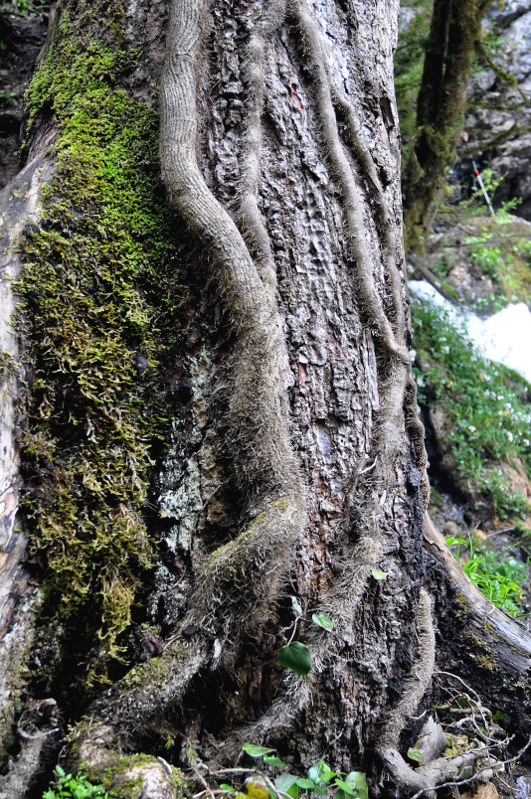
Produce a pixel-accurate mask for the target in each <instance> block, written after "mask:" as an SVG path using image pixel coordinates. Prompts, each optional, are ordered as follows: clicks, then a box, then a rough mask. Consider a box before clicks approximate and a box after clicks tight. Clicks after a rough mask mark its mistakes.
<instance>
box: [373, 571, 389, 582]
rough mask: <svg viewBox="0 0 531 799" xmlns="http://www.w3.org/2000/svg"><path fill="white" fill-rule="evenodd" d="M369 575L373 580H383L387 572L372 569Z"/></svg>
mask: <svg viewBox="0 0 531 799" xmlns="http://www.w3.org/2000/svg"><path fill="white" fill-rule="evenodd" d="M371 574H372V576H373V577H374V579H375V580H385V578H386V577H387V575H388V574H389V572H383V571H382V570H381V569H372V570H371Z"/></svg>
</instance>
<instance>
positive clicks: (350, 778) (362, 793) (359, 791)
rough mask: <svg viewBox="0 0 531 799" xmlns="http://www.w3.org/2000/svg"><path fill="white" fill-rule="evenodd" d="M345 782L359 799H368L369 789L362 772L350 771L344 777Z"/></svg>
mask: <svg viewBox="0 0 531 799" xmlns="http://www.w3.org/2000/svg"><path fill="white" fill-rule="evenodd" d="M345 782H346V783H347V785H350V787H351V788H353V789H354V790H355V791H356V795H357V796H358V798H359V799H369V788H368V786H367V779H366V777H365V774H364V773H363V771H351V772H350V774H347V776H346V777H345Z"/></svg>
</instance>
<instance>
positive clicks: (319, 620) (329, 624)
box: [312, 613, 334, 630]
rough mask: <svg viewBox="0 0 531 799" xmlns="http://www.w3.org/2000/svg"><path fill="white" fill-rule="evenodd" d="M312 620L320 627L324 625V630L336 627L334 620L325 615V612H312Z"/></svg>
mask: <svg viewBox="0 0 531 799" xmlns="http://www.w3.org/2000/svg"><path fill="white" fill-rule="evenodd" d="M312 621H313V623H314V624H317V626H318V627H322V628H323V629H324V630H333V629H334V622H333V621H331V620H330V619H329V618H328V616H325V614H324V613H312Z"/></svg>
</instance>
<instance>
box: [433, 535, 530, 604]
mask: <svg viewBox="0 0 531 799" xmlns="http://www.w3.org/2000/svg"><path fill="white" fill-rule="evenodd" d="M446 543H447V544H448V546H449V547H451V549H452V550H453V552H454V555H455V557H456V559H457V560H458V561H460V562H461V563H462V566H463V570H464V571H465V573H466V574H467V575H468V576H469V577H470V579H471V580H472V582H473V583H475V584H476V585H477V587H478V588H479V590H480V591H481V593H482V594H484V596H486V597H487V599H490V601H491V602H492V603H493V605H496V607H498V608H501V609H502V610H505V611H507V613H511V614H512V615H513V616H517V615H518V614H519V613H520V612H521V606H520V603H521V599H522V586H523V584H524V583H525V581H526V579H527V575H528V567H527V566H526V565H525V564H523V563H520V562H519V561H518V560H517V559H516V558H515V557H514V556H513V555H508V556H506V557H502V556H503V555H505V554H506V553H507V552H508V551H509V550H510V549H512V548H513V546H515V545H512V546H510V547H507V548H506V549H504V550H503V551H502V552H495V551H494V550H492V549H489V548H488V547H485V546H480V545H478V544H477V542H476V541H474V538H473V537H472V536H470V535H469V537H468V540H465V539H464V538H456V537H453V536H450V537H448V538H447V539H446ZM462 552H466V554H467V558H466V560H462V559H461V553H462ZM500 558H501V559H500Z"/></svg>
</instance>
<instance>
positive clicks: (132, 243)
mask: <svg viewBox="0 0 531 799" xmlns="http://www.w3.org/2000/svg"><path fill="white" fill-rule="evenodd" d="M98 5H99V4H98V3H95V4H94V5H92V6H91V7H90V8H86V7H85V6H84V4H83V3H80V2H78V3H75V4H74V8H73V10H72V12H71V16H70V15H67V14H66V13H63V16H62V19H61V21H60V24H59V26H58V29H57V31H56V34H55V36H54V39H53V41H52V44H51V47H50V49H49V51H48V53H47V55H46V57H45V59H44V61H43V63H42V65H41V68H40V69H39V71H38V72H37V74H36V75H35V77H34V79H33V81H32V83H31V86H30V88H29V92H28V109H29V120H30V125H31V124H32V121H33V120H34V119H36V118H37V117H38V114H39V112H40V111H41V110H42V108H43V107H44V106H46V107H47V108H48V109H51V111H52V113H53V115H54V117H55V120H56V124H57V126H58V136H57V140H56V144H55V157H56V163H57V165H56V172H55V175H54V178H53V180H52V183H51V185H49V186H48V187H47V188H46V190H45V191H44V193H43V210H42V217H41V220H40V228H39V229H38V230H37V231H35V230H33V231H28V234H27V236H26V238H25V241H24V242H23V245H22V249H23V253H24V257H25V262H26V267H25V271H24V275H23V277H22V279H21V283H20V294H21V297H22V300H23V304H24V307H25V314H24V317H25V319H27V322H26V326H27V330H26V331H25V332H26V333H27V335H28V337H29V340H30V342H31V354H32V361H33V363H34V381H33V385H32V386H31V387H30V399H29V408H28V427H27V430H26V432H25V433H24V437H23V441H22V456H21V457H22V462H23V468H24V477H25V496H24V508H25V512H26V515H27V517H28V519H29V523H30V525H31V528H32V541H33V550H34V552H35V553H39V555H40V556H41V557H42V556H44V558H45V561H46V567H47V568H46V575H47V576H46V580H45V586H44V587H45V591H46V594H47V599H48V601H47V607H48V608H57V607H58V608H59V610H58V611H57V612H56V613H55V615H54V619H57V617H59V619H63V618H66V619H69V620H70V621H69V624H70V629H71V628H72V618H73V616H74V614H75V615H76V618H78V619H79V618H80V615H79V614H80V613H81V614H82V618H83V619H84V622H83V625H84V627H82V628H80V627H79V623H77V627H76V633H75V636H73V637H76V636H77V637H82V639H83V643H80V646H83V647H86V648H90V652H89V654H86V653H85V655H84V660H85V661H86V663H87V669H88V672H89V675H90V676H91V677H95V678H97V679H99V678H103V677H104V675H105V669H106V664H107V662H108V660H109V658H118V657H119V656H120V647H119V645H118V639H119V636H120V634H121V633H123V631H124V630H125V629H126V628H127V626H128V624H129V622H130V616H131V608H132V605H133V603H134V600H135V594H136V591H137V589H138V585H139V579H140V580H141V579H142V577H141V575H142V573H143V572H144V573H145V570H147V569H149V568H150V566H151V563H152V554H153V542H152V541H151V540H150V536H149V534H148V530H147V528H146V524H145V521H144V519H143V516H142V513H143V509H144V507H145V503H146V491H147V486H148V482H149V477H150V470H151V468H152V466H153V447H154V445H156V442H157V441H158V440H160V438H161V437H162V435H163V433H164V431H165V429H166V425H167V420H166V419H165V417H164V408H163V404H164V400H165V399H166V398H167V392H166V391H165V388H164V381H163V375H164V365H165V363H166V362H167V359H168V354H169V351H170V350H171V348H172V346H175V341H176V330H177V321H176V319H177V317H178V313H179V305H180V303H181V302H182V297H183V291H182V289H181V288H180V287H179V285H178V274H179V272H178V253H177V246H176V243H175V240H174V238H173V235H172V220H171V218H170V216H169V212H168V210H167V209H166V207H165V204H164V201H163V195H162V190H161V187H160V184H159V179H158V165H157V138H158V135H157V134H158V131H157V115H156V113H155V112H154V111H153V110H151V109H149V108H147V107H146V106H144V105H142V104H140V103H138V102H136V101H135V100H133V99H131V98H130V97H129V96H128V95H127V94H126V92H125V91H124V90H122V89H121V88H117V86H119V81H120V77H121V76H122V74H123V72H124V70H125V69H131V68H132V67H133V66H134V54H133V55H131V53H129V54H127V53H125V52H124V51H123V49H121V33H120V31H121V11H120V8H119V6H118V5H117V6H116V7H115V8H114V11H113V12H112V13H113V14H114V17H113V18H111V20H110V21H109V22H108V23H107V24H106V26H105V25H102V24H101V23H100V22H98V24H97V25H95V26H93V27H91V26H90V24H89V23H90V22H91V20H92V19H93V18H94V19H98V18H99V9H98ZM104 5H105V13H103V14H102V17H103V18H104V19H105V18H107V19H108V17H109V14H110V12H109V9H108V6H107V4H104ZM74 13H75V14H76V16H75V17H74ZM95 34H97V37H98V38H95ZM139 575H140V578H139Z"/></svg>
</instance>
